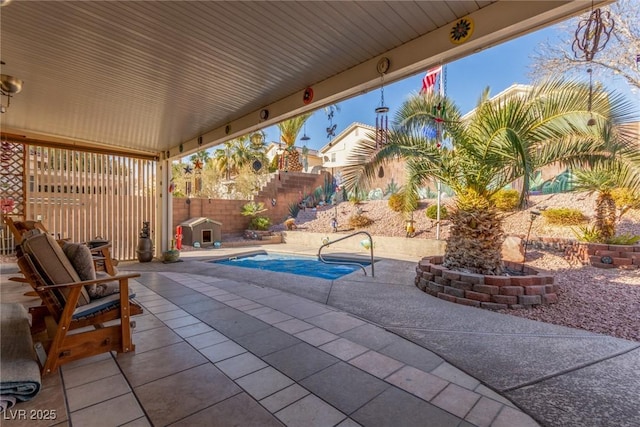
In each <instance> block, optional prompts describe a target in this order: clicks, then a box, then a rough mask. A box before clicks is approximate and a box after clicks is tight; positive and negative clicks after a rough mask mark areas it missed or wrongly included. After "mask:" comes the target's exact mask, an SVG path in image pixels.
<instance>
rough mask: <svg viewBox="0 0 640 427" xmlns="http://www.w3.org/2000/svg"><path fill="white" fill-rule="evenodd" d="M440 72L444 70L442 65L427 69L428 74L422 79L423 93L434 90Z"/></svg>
mask: <svg viewBox="0 0 640 427" xmlns="http://www.w3.org/2000/svg"><path fill="white" fill-rule="evenodd" d="M440 72H442V66H439V67H436V68H432V69H430V70H429V71H427V74H426V75H425V76H424V77H423V79H422V89H421V90H420V92H421V93H431V92H432V91H433V88H434V86H435V85H436V79H437V78H438V74H439V73H440Z"/></svg>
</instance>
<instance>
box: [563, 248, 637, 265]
mask: <svg viewBox="0 0 640 427" xmlns="http://www.w3.org/2000/svg"><path fill="white" fill-rule="evenodd" d="M565 254H566V256H567V258H569V259H571V260H574V261H578V262H581V263H582V264H591V265H592V266H594V267H598V268H623V269H629V270H635V269H637V268H640V245H607V244H605V243H575V244H573V246H571V247H569V248H567V250H566V252H565ZM603 261H611V262H603Z"/></svg>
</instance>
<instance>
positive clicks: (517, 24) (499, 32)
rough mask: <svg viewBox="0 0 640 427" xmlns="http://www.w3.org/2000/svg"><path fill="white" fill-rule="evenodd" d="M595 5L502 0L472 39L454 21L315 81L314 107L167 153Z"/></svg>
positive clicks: (237, 123) (278, 108) (481, 18)
mask: <svg viewBox="0 0 640 427" xmlns="http://www.w3.org/2000/svg"><path fill="white" fill-rule="evenodd" d="M612 1H613V0H601V1H598V0H596V1H595V2H594V5H595V6H596V7H597V6H601V5H604V4H608V3H611V2H612ZM591 6H592V4H591V2H586V1H579V0H571V1H557V0H550V1H528V2H520V1H497V2H495V3H492V4H490V5H488V6H486V7H484V8H482V9H480V10H478V11H477V12H474V13H472V14H470V15H469V17H470V18H471V19H473V21H474V23H475V29H474V32H473V35H472V36H471V38H470V39H469V41H467V42H466V43H462V44H458V45H456V44H453V43H451V42H450V41H449V32H450V31H451V27H452V25H453V23H450V24H449V25H446V26H444V27H441V28H439V29H437V30H435V31H432V32H431V33H428V34H425V35H423V36H421V37H418V38H416V39H415V40H413V41H411V42H409V43H406V44H404V45H402V46H399V47H397V48H395V49H392V50H390V51H387V52H385V53H384V54H382V55H380V56H377V57H375V58H371V59H370V60H368V61H365V62H363V63H361V64H359V65H357V66H355V67H353V68H350V69H348V70H346V71H344V72H342V73H340V74H338V75H336V76H334V77H331V78H329V79H326V80H324V81H321V82H309V86H310V87H312V88H313V92H314V97H313V102H311V103H310V104H308V105H305V104H304V103H303V101H302V100H303V93H304V90H298V91H296V92H294V93H292V94H291V95H289V96H287V97H286V98H284V99H281V100H279V101H276V102H274V103H272V104H270V105H265V106H264V107H262V108H260V109H259V110H254V111H253V112H251V113H249V114H246V115H244V116H242V117H236V118H233V119H231V120H229V121H228V122H227V123H222V124H220V126H218V127H216V128H214V129H211V130H209V131H207V132H204V133H203V134H202V135H201V138H202V139H201V142H202V144H199V143H198V139H199V138H197V137H196V138H193V139H190V140H188V141H183V142H182V143H180V144H178V145H176V146H174V147H172V148H171V149H170V150H168V151H167V152H165V153H163V154H164V156H163V157H164V158H173V157H182V156H186V155H189V154H191V153H194V152H196V151H198V150H201V149H204V148H208V147H212V146H215V145H219V144H221V143H223V142H225V141H227V140H230V139H233V138H236V137H239V136H242V135H245V134H247V133H250V132H253V131H256V130H259V129H263V128H265V127H268V126H271V125H274V124H277V123H279V122H281V121H282V120H286V119H288V118H291V117H295V116H297V115H299V114H302V113H305V112H309V111H314V110H317V109H320V108H323V107H325V106H328V105H331V104H334V103H336V102H339V101H343V100H345V99H348V98H351V97H353V96H357V95H360V94H363V93H366V92H368V91H370V90H372V89H376V88H378V87H379V86H380V83H381V79H380V75H379V74H378V72H377V68H376V65H377V63H378V61H379V60H380V58H382V57H387V58H389V59H390V63H391V65H390V69H389V71H388V73H387V74H386V75H385V84H389V83H392V82H394V81H397V80H400V79H403V78H406V77H409V76H411V75H414V74H416V73H418V72H420V71H425V70H427V69H428V68H430V67H433V66H435V65H439V64H445V63H448V62H451V61H453V60H456V59H459V58H462V57H465V56H468V55H471V54H473V53H477V52H479V51H481V50H483V49H486V48H488V47H491V46H494V45H497V44H499V43H502V42H505V41H508V40H511V39H513V38H516V37H519V36H522V35H525V34H527V33H530V32H533V31H535V30H538V29H541V28H543V27H546V26H549V25H552V24H554V23H557V22H560V21H562V20H564V19H567V18H568V17H571V16H574V15H577V14H579V13H581V12H584V11H585V10H588V9H589V8H591ZM416 89H418V88H416ZM372 108H373V106H372ZM263 109H266V110H268V111H269V117H268V119H267V120H262V119H261V117H260V112H261V111H262V110H263Z"/></svg>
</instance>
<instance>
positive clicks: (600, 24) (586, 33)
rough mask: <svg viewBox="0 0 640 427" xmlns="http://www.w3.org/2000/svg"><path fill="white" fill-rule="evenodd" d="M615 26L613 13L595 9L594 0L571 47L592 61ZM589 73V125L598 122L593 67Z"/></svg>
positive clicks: (574, 51)
mask: <svg viewBox="0 0 640 427" xmlns="http://www.w3.org/2000/svg"><path fill="white" fill-rule="evenodd" d="M614 27H615V22H614V20H613V18H611V14H610V13H609V12H608V11H604V12H603V11H601V10H600V9H595V10H594V9H593V0H592V1H591V14H590V15H589V17H588V18H587V19H583V20H581V21H580V22H579V23H578V28H577V29H576V33H575V39H574V41H573V44H572V45H571V49H572V50H573V53H574V55H575V57H576V58H577V59H583V60H585V61H586V62H589V63H590V62H591V61H592V60H593V57H594V56H595V55H596V53H598V52H600V51H601V50H603V49H604V47H605V46H606V45H607V42H608V41H609V38H610V36H611V32H612V31H613V28H614ZM587 73H589V102H588V107H589V114H590V115H591V116H590V118H589V121H588V122H587V125H588V126H593V125H595V124H596V120H595V119H594V118H593V113H592V112H591V107H592V102H593V78H592V73H593V70H592V69H591V67H589V68H587Z"/></svg>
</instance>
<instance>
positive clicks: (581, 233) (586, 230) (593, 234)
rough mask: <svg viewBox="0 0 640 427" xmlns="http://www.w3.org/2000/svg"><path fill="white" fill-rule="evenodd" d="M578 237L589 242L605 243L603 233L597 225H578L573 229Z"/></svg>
mask: <svg viewBox="0 0 640 427" xmlns="http://www.w3.org/2000/svg"><path fill="white" fill-rule="evenodd" d="M573 234H575V236H576V238H577V239H578V240H579V241H581V242H587V243H603V240H604V239H603V238H602V234H601V233H600V231H598V230H597V229H596V228H595V227H578V230H573Z"/></svg>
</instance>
